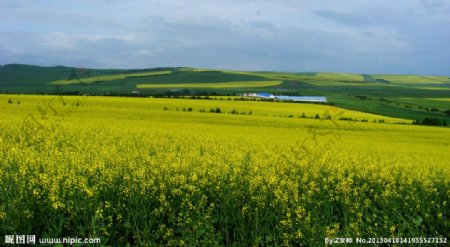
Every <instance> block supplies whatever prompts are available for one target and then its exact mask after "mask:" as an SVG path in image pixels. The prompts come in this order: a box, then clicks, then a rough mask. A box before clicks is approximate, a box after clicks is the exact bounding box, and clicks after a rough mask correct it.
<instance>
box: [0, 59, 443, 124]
mask: <svg viewBox="0 0 450 247" xmlns="http://www.w3.org/2000/svg"><path fill="white" fill-rule="evenodd" d="M245 92H269V93H273V94H278V95H320V96H326V97H327V98H328V101H329V103H330V104H334V105H336V106H340V107H344V108H348V109H353V110H358V111H363V112H368V113H374V114H380V115H385V116H390V117H398V118H404V119H411V120H421V119H425V118H436V119H440V120H445V121H447V122H449V121H450V116H449V110H450V101H449V99H450V77H446V76H416V75H379V74H376V75H375V74H374V75H369V74H344V73H322V72H307V73H287V72H271V71H255V72H249V71H232V70H214V69H200V68H185V67H171V68H152V69H129V70H124V69H89V68H74V67H64V66H55V67H40V66H33V65H23V64H9V65H4V66H0V93H3V94H8V93H23V94H66V95H77V94H86V95H120V96H137V95H138V96H156V97H167V96H198V95H202V96H206V95H209V96H216V95H227V96H237V95H240V94H242V93H245Z"/></svg>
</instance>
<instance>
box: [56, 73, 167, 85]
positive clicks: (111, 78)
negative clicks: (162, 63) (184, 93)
mask: <svg viewBox="0 0 450 247" xmlns="http://www.w3.org/2000/svg"><path fill="white" fill-rule="evenodd" d="M171 73H172V71H168V70H163V71H151V72H142V73H132V74H118V75H104V76H95V77H87V78H80V79H79V80H78V79H72V80H58V81H52V82H50V83H49V84H50V85H69V84H80V83H93V82H104V81H114V80H120V79H126V78H133V77H148V76H156V75H168V74H171Z"/></svg>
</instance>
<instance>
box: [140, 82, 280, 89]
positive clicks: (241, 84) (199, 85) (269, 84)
mask: <svg viewBox="0 0 450 247" xmlns="http://www.w3.org/2000/svg"><path fill="white" fill-rule="evenodd" d="M280 84H281V81H233V82H217V83H215V82H208V83H183V84H175V83H172V84H137V85H136V87H137V88H146V89H149V88H259V87H273V86H278V85H280Z"/></svg>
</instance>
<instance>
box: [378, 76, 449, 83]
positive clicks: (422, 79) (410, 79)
mask: <svg viewBox="0 0 450 247" xmlns="http://www.w3.org/2000/svg"><path fill="white" fill-rule="evenodd" d="M373 77H374V78H376V79H384V80H388V81H390V82H393V83H401V84H443V83H450V77H447V76H417V75H373Z"/></svg>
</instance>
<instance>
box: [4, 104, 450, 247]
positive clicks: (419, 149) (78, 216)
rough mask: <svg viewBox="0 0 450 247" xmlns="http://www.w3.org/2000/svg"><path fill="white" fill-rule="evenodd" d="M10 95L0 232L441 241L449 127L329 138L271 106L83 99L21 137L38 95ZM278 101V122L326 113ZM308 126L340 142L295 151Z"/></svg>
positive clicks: (152, 238)
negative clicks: (14, 100)
mask: <svg viewBox="0 0 450 247" xmlns="http://www.w3.org/2000/svg"><path fill="white" fill-rule="evenodd" d="M21 97H23V99H21V101H22V104H21V105H20V106H17V105H14V106H8V105H6V103H2V102H6V100H3V98H4V97H3V96H2V97H0V104H3V105H2V112H0V117H2V118H1V122H0V129H1V134H0V148H1V152H0V153H1V164H0V231H1V234H2V235H12V234H33V235H38V236H42V237H59V236H85V237H100V238H102V243H103V244H105V245H112V246H123V245H126V244H127V243H130V244H132V245H142V246H155V245H156V246H159V245H175V246H192V245H194V246H197V245H200V246H221V245H231V246H267V245H284V246H300V245H304V246H322V245H323V240H324V238H325V237H328V238H333V237H349V236H352V237H358V236H359V237H373V236H385V237H391V236H392V237H414V236H427V237H448V232H450V229H449V220H448V219H449V210H448V202H449V191H450V186H449V173H450V171H449V170H450V169H448V167H449V163H448V160H450V154H449V153H448V145H449V144H450V143H449V142H450V141H449V140H450V138H449V137H450V130H449V129H448V128H436V127H423V126H410V125H393V124H373V123H355V124H352V125H351V126H350V127H346V128H343V127H342V128H341V127H339V126H335V125H334V124H333V123H332V122H329V121H328V122H327V121H321V120H314V119H298V118H292V119H291V118H280V117H278V116H274V114H273V111H275V110H274V109H269V110H268V111H267V112H265V111H264V107H262V106H265V105H266V104H268V103H270V102H249V103H248V104H247V105H245V106H244V108H245V109H242V112H244V111H245V112H247V111H248V110H251V109H253V110H252V111H253V114H252V115H235V114H227V113H222V114H216V113H202V112H200V111H199V110H200V109H202V108H204V109H209V108H214V107H216V104H219V103H217V102H216V101H205V100H201V101H193V100H191V101H189V100H180V101H177V100H172V101H170V100H159V99H123V98H100V97H98V98H97V97H92V98H90V99H89V100H88V101H86V102H85V104H83V105H82V106H79V108H78V109H77V111H73V114H71V115H68V116H67V117H66V119H65V120H64V121H59V122H58V124H55V122H52V118H51V117H49V119H48V120H40V121H42V124H44V125H45V129H44V130H40V131H34V132H32V133H33V135H29V133H26V132H24V131H23V130H22V129H21V121H22V120H23V117H25V116H26V114H29V113H33V111H35V105H36V104H34V103H36V102H39V100H42V99H43V98H45V97H49V96H21ZM65 100H66V102H67V103H68V104H70V102H75V101H76V98H71V97H67V98H66V99H65ZM111 102H114V103H111ZM240 103H242V102H232V103H230V102H222V104H223V105H220V106H221V107H222V109H226V107H227V105H226V104H231V105H228V107H229V110H231V109H234V108H237V107H238V106H239V104H240ZM261 104H262V105H261ZM276 104H277V105H276V106H277V107H279V108H280V110H279V111H280V112H283V114H287V113H290V112H289V111H294V110H295V111H296V112H308V111H309V110H311V109H313V110H314V111H317V109H320V110H323V109H327V108H326V107H327V106H320V107H322V108H320V107H319V108H316V107H318V106H316V105H314V106H308V105H304V104H298V105H291V104H281V103H276ZM164 105H167V106H168V107H170V108H171V109H175V108H180V109H182V108H183V107H185V108H188V107H193V108H194V111H192V112H183V111H175V110H171V111H166V110H163V107H162V106H164ZM194 105H195V107H194ZM252 106H253V108H252ZM6 107H10V108H6ZM64 107H67V106H63V105H55V109H57V110H61V111H62V110H64ZM271 107H272V106H271ZM284 107H286V108H284ZM308 107H310V109H307V108H308ZM3 109H5V110H3ZM227 110H228V109H227ZM318 112H319V113H321V112H322V111H318ZM292 113H295V112H292ZM350 114H351V113H350ZM357 114H362V113H357ZM309 126H315V127H316V128H317V130H318V131H319V132H320V133H325V132H329V131H332V132H333V133H340V134H341V136H342V138H340V139H339V140H334V139H333V136H331V135H328V136H327V135H324V136H320V137H318V139H317V144H316V143H315V142H311V143H308V145H309V146H308V147H309V150H310V151H309V152H305V150H304V149H302V148H301V147H300V146H299V144H298V143H299V140H300V141H301V140H303V139H304V138H306V137H308V136H310V135H311V133H310V132H309V131H308V128H309ZM330 140H334V141H333V144H332V145H329V146H330V147H329V148H325V147H326V144H329V141H330Z"/></svg>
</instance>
